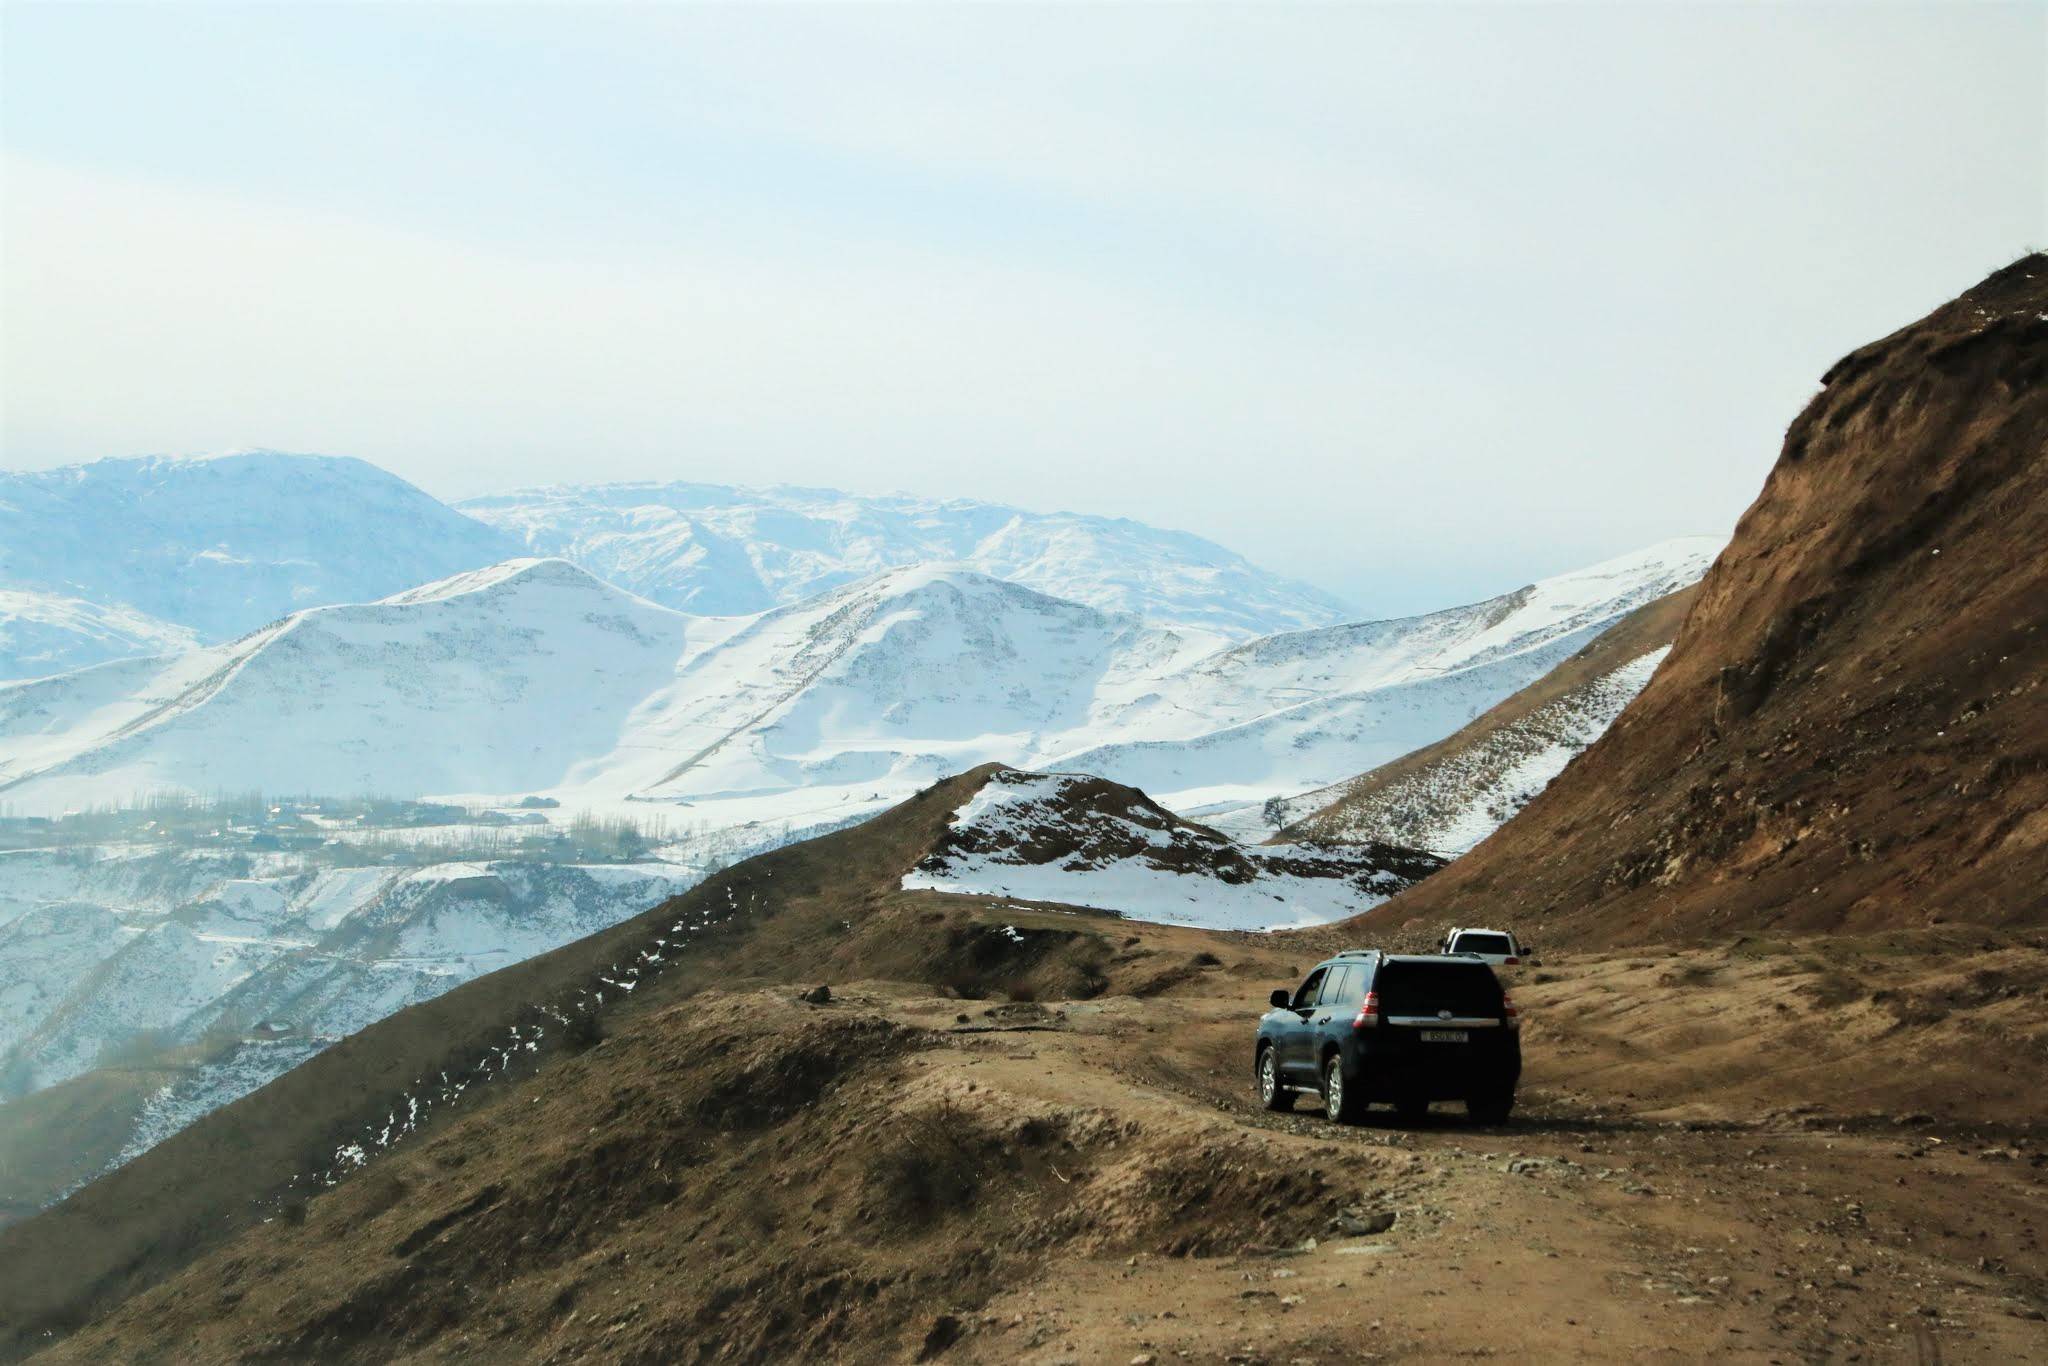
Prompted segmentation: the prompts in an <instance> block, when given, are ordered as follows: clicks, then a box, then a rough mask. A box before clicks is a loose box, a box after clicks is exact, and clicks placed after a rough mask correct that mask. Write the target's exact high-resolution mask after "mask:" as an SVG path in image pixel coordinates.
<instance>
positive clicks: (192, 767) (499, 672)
mask: <svg viewBox="0 0 2048 1366" xmlns="http://www.w3.org/2000/svg"><path fill="white" fill-rule="evenodd" d="M1717 548H1718V547H1717V544H1716V543H1715V542H1713V541H1710V540H1690V541H1676V542H1671V543H1668V544H1665V545H1662V546H1658V547H1653V548H1651V549H1649V550H1646V551H1643V552H1639V553H1638V554H1635V555H1632V556H1627V557H1624V558H1623V559H1619V560H1615V561H1611V562H1609V563H1607V564H1604V565H1599V566H1595V567H1594V568H1592V569H1589V570H1584V571H1581V572H1579V573H1575V574H1568V575H1562V576H1559V577H1557V578H1554V579H1548V580H1545V581H1543V582H1542V583H1539V584H1536V585H1533V586H1531V587H1529V588H1525V589H1522V590H1519V591H1517V592H1515V593H1511V594H1506V595H1503V596H1501V597H1499V598H1495V599H1491V600H1489V601H1487V602H1484V603H1479V604H1475V605H1473V606H1470V607H1463V608H1456V609H1452V610H1450V611H1446V612H1438V613H1433V614H1430V615H1427V616H1422V617H1415V618H1408V619H1404V620H1399V621H1389V622H1374V623H1367V624H1363V625H1349V626H1336V627H1325V628H1321V629H1318V630H1310V631H1295V632H1285V633H1281V634H1278V635H1272V636H1265V637H1260V638H1258V639H1255V640H1252V641H1248V642H1236V641H1233V640H1232V639H1231V638H1230V637H1229V636H1228V635H1227V634H1223V633H1218V632H1213V631H1203V630H1193V629H1187V628H1172V627H1165V626H1160V625H1156V624H1154V623H1151V622H1148V621H1146V620H1143V619H1141V618H1139V617H1137V616H1134V615H1129V614H1123V613H1110V612H1104V611H1101V610H1098V609H1096V608H1093V607H1089V606H1085V605H1083V604H1080V603H1075V602H1070V601H1067V600H1064V599H1060V598H1055V597H1050V596H1048V595H1046V594H1043V593H1039V592H1035V591H1033V590H1032V589H1029V588H1025V587H1022V586H1020V585H1018V584H1015V583H1010V582H1006V581H1003V580H999V579H995V578H991V577H989V576H987V575H984V574H980V573H976V572H973V571H970V570H965V569H960V568H949V567H934V566H916V567H911V568H905V569H894V570H889V571H885V572H883V573H879V574H876V575H873V576H871V577H869V578H866V579H862V580H860V581H858V582H856V583H853V584H850V585H847V586H845V587H842V588H839V589H835V590H833V591H830V592H827V593H824V594H821V595H819V596H816V597H813V598H810V599H806V600H805V601H803V602H800V603H797V604H795V605H793V606H788V607H781V608H777V609H775V610H773V611H769V612H765V613H762V614H760V615H757V616H752V617H741V618H713V617H696V616H690V615H687V614H685V613H681V612H676V611H672V610H670V609H668V608H665V607H660V606H657V605H655V604H654V603H651V602H648V601H646V600H644V599H641V598H638V597H635V596H633V595H632V594H630V593H627V592H625V591H623V590H621V589H618V588H616V587H613V586H611V585H609V584H606V583H604V582H602V581H600V580H599V579H597V578H595V577H593V576H592V575H590V574H589V573H587V572H585V571H584V570H582V569H579V568H577V567H576V566H574V565H572V564H570V563H568V562H567V561H564V560H558V559H555V560H519V561H512V562H508V563H505V564H501V565H497V566H493V567H491V568H488V569H484V570H476V571H469V572H465V573H462V574H458V575H455V576H453V577H450V578H448V579H445V580H441V581H439V582H437V583H434V584H430V585H426V586H423V587H419V588H415V589H409V590H407V591H405V592H403V593H399V594H395V595H393V596H391V597H388V598H386V599H384V600H382V601H380V602H375V603H370V604H366V605H350V606H337V607H322V608H314V609H311V610H309V611H304V612H299V613H295V614H293V615H292V616H289V617H287V618H285V619H283V620H281V621H278V622H276V623H273V624H272V625H269V626H266V627H264V628H263V629H261V630H259V631H256V632H253V633H251V634H249V635H246V636H244V637H242V638H240V639H238V640H235V641H233V642H230V643H228V644H225V645H216V646H209V647H206V648H204V649H199V650H194V651H190V652H187V653H185V654H181V655H173V656H169V657H159V658H152V659H141V660H127V661H121V662H117V663H111V664H106V665H102V666H100V667H98V668H94V669H89V670H84V671H81V672H77V673H72V674H65V675H60V676H58V677H55V678H47V679H42V680H39V681H35V682H28V683H19V684H14V685H10V686H5V687H0V800H5V801H6V802H7V803H8V804H9V805H10V806H11V807H12V809H14V810H15V811H16V812H17V813H34V812H39V811H40V812H52V813H53V812H57V811H61V810H64V809H67V808H70V807H77V806H84V805H92V804H109V803H120V802H123V801H127V800H130V799H132V798H134V797H135V796H137V795H138V794H145V793H152V792H159V791H164V790H181V791H185V792H190V793H198V794H210V793H216V792H223V791H242V790H249V789H259V790H266V791H285V792H312V793H320V794H325V795H330V796H345V795H359V794H370V793H381V794H386V795H397V796H416V795H428V794H431V795H439V796H462V797H468V798H471V799H475V800H480V801H485V802H491V801H511V800H513V799H515V798H516V797H518V796H519V795H521V794H527V793H540V792H544V793H548V794H550V795H554V796H556V797H558V798H561V799H563V800H564V801H566V802H568V803H570V804H572V805H583V806H602V805H603V804H604V803H606V802H615V801H635V802H650V801H651V802H659V803H664V804H667V805H668V806H669V807H671V808H691V809H693V810H696V811H697V812H698V813H699V814H702V813H701V808H703V807H704V806H705V805H706V804H711V803H731V802H735V801H742V800H744V801H752V802H755V803H756V804H757V809H755V810H753V811H752V812H750V815H753V816H760V815H768V816H778V817H781V816H789V815H791V814H792V813H791V812H789V811H786V810H779V809H777V805H776V804H777V803H790V802H794V803H796V804H798V805H800V806H802V807H804V808H805V809H806V810H815V808H817V807H818V806H819V804H820V803H821V802H826V803H829V802H833V801H838V802H842V803H850V804H852V805H851V806H849V807H847V809H845V810H843V811H841V812H840V813H839V814H842V815H848V814H853V810H854V809H855V808H857V807H858V806H859V805H860V804H868V805H872V806H877V807H878V806H879V805H881V804H884V803H886V802H888V801H892V800H894V799H896V798H898V797H900V796H902V795H904V794H905V793H906V792H908V791H909V790H910V789H912V788H914V787H916V786H920V785H922V784H924V783H928V782H930V781H932V780H934V779H936V778H938V777H940V776H943V775H945V774H948V773H953V772H958V771H960V770H962V769H965V768H969V767H972V766H974V765H976V764H980V763H986V762H1001V763H1010V764H1019V765H1025V766H1029V767H1033V768H1059V769H1073V770H1080V771H1086V772H1092V773H1097V774H1100V775H1102V776H1104V777H1108V778H1112V779H1115V780H1117V781H1120V782H1129V783H1133V784H1135V785H1138V786H1142V787H1144V788H1145V789H1146V790H1147V791H1148V792H1150V793H1151V794H1152V795H1154V796H1155V797H1157V798H1158V799H1159V800H1161V801H1162V802H1164V803H1165V804H1166V805H1168V806H1169V807H1174V808H1175V809H1182V810H1185V809H1190V808H1199V807H1202V806H1205V805H1209V804H1214V803H1229V802H1239V803H1242V802H1246V801H1251V800H1255V799H1262V798H1263V797H1265V796H1268V795H1275V794H1279V795H1291V794H1294V793H1298V792H1302V791H1305V790H1307V789H1310V788H1314V787H1318V786H1322V785H1325V784H1328V783H1332V782H1336V781H1339V780H1341V779H1344V778H1346V777H1349V776H1350V775H1353V774H1356V773H1359V772H1361V771H1364V770H1366V769H1369V768H1371V767H1374V766H1376V765H1377V764H1380V763H1383V762H1385V761H1386V760H1388V759H1392V758H1395V757H1397V756H1399V755H1401V754H1404V753H1406V752H1408V751H1409V750H1412V749H1415V748H1417V747H1419V746H1421V745H1424V744H1428V743H1430V742H1432V741H1435V740H1437V739H1440V738H1442V737H1443V736H1444V735H1446V734H1448V733H1450V732H1451V731H1454V730H1456V729H1457V728H1458V727H1459V726H1461V725H1463V724H1464V723H1465V722H1466V721H1469V720H1470V719H1472V717H1474V716H1476V715H1478V714H1479V713H1480V712H1482V711H1484V710H1486V708H1488V707H1490V706H1492V705H1493V704H1494V703H1496V702H1498V701H1500V700H1501V699H1502V698H1504V697H1506V696H1508V695H1509V694H1511V693H1513V692H1515V691H1516V690H1517V689H1519V688H1522V687H1524V686H1526V685H1527V684H1529V683H1530V682H1533V681H1534V680H1535V679H1536V678H1538V677H1540V676H1541V675H1543V674H1544V673H1546V672H1547V671H1548V670H1549V669H1550V668H1551V667H1553V666H1554V665H1555V664H1557V663H1558V662H1559V661H1560V660H1562V659H1563V658H1565V657H1566V656H1568V655H1570V654H1571V653H1572V652H1574V651H1575V650H1577V649H1579V648H1580V647H1581V646H1583V645H1584V644H1586V643H1587V642H1588V641H1589V640H1591V639H1592V638H1593V636H1595V635H1597V634H1598V633H1599V632H1600V631H1601V630H1603V629H1604V628H1605V627H1606V626H1607V625H1609V624H1610V623H1612V622H1613V621H1614V620H1616V619H1617V618H1618V617H1620V616H1622V615H1623V614H1625V613H1627V612H1630V611H1632V610H1634V609H1635V608H1637V607H1639V606H1641V605H1643V604H1644V603H1646V602H1649V601H1651V600H1653V599H1656V598H1659V597H1662V596H1664V595H1665V594H1667V593H1670V592H1672V591H1674V590H1675V589H1677V588H1681V587H1683V586H1685V585H1686V584H1688V583H1691V582H1692V581H1694V580H1695V579H1697V578H1698V577H1699V576H1700V574H1701V573H1703V572H1704V571H1705V569H1706V567H1707V564H1708V563H1709V561H1710V560H1711V559H1712V557H1713V554H1714V552H1715V550H1716V549H1717ZM727 809H733V808H730V807H728V808H727Z"/></svg>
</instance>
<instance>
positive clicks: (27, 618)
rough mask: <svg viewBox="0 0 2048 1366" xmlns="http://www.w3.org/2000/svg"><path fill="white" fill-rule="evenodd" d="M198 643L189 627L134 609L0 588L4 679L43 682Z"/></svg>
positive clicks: (1, 675) (0, 674)
mask: <svg viewBox="0 0 2048 1366" xmlns="http://www.w3.org/2000/svg"><path fill="white" fill-rule="evenodd" d="M199 644H201V641H200V639H199V636H198V634H197V633H196V632H194V631H192V630H191V629H190V628H188V627H184V626H179V625H176V624H174V623H172V622H168V621H158V620H157V619H156V618H155V617H152V616H150V615H148V614H147V613H144V612H138V611H136V610H135V609H134V608H132V607H122V606H119V605H113V606H109V605H106V604H102V603H95V602H87V601H86V600H85V599H84V598H74V597H69V596H66V595H65V594H62V593H47V592H41V591H38V590H36V589H29V588H0V678H11V677H17V676H18V677H21V678H40V677H43V676H45V675H47V674H59V673H66V672H68V671H70V670H72V669H83V668H85V667H87V666H88V665H92V664H102V663H105V662H106V661H108V660H110V659H133V658H135V657H136V656H138V655H167V654H177V653H180V652H182V651H185V650H189V649H192V648H193V647H194V646H196V645H199Z"/></svg>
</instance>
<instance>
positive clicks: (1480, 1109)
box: [1465, 1091, 1515, 1125]
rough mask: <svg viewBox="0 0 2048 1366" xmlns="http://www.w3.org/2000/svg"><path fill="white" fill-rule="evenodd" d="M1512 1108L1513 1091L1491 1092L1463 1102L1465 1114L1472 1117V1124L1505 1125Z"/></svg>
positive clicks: (1513, 1105)
mask: <svg viewBox="0 0 2048 1366" xmlns="http://www.w3.org/2000/svg"><path fill="white" fill-rule="evenodd" d="M1514 1108H1515V1093H1514V1092H1513V1091H1492V1092H1488V1093H1487V1094H1486V1095H1483V1096H1474V1097H1472V1098H1471V1099H1470V1100H1468V1101H1466V1102H1465V1113H1466V1114H1468V1115H1470V1116H1471V1117H1472V1122H1473V1123H1474V1124H1489V1125H1491V1124H1505V1123H1507V1122H1508V1115H1509V1113H1510V1112H1512V1111H1513V1110H1514Z"/></svg>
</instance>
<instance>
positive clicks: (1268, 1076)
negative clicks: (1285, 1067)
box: [1258, 1044, 1294, 1110]
mask: <svg viewBox="0 0 2048 1366" xmlns="http://www.w3.org/2000/svg"><path fill="white" fill-rule="evenodd" d="M1258 1078H1259V1104H1261V1105H1263V1106H1265V1107H1266V1108H1267V1109H1268V1110H1292V1109H1293V1108H1294V1092H1292V1091H1290V1090H1288V1089H1287V1088H1286V1087H1285V1086H1283V1085H1281V1084H1280V1060H1279V1059H1278V1058H1276V1057H1274V1056H1273V1046H1272V1045H1271V1044H1268V1045H1266V1046H1265V1047H1264V1048H1261V1049H1260V1050H1259V1064H1258Z"/></svg>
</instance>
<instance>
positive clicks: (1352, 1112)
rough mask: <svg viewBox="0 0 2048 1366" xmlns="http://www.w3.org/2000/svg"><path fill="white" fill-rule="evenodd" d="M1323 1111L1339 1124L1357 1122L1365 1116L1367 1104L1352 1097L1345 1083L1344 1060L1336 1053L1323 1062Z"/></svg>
mask: <svg viewBox="0 0 2048 1366" xmlns="http://www.w3.org/2000/svg"><path fill="white" fill-rule="evenodd" d="M1323 1113H1324V1114H1325V1115H1327V1116H1328V1117H1329V1118H1330V1119H1331V1120H1332V1121H1334V1122H1335V1123H1338V1124H1356V1123H1358V1121H1359V1120H1360V1119H1362V1118H1364V1117H1365V1105H1364V1104H1363V1103H1362V1102H1360V1101H1357V1100H1354V1099H1352V1095H1351V1089H1350V1088H1349V1087H1347V1086H1346V1085H1345V1084H1344V1060H1343V1059H1342V1058H1340V1057H1338V1056H1337V1055H1336V1054H1335V1053H1332V1054H1331V1055H1330V1056H1329V1057H1328V1058H1327V1059H1325V1060H1324V1062H1323Z"/></svg>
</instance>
